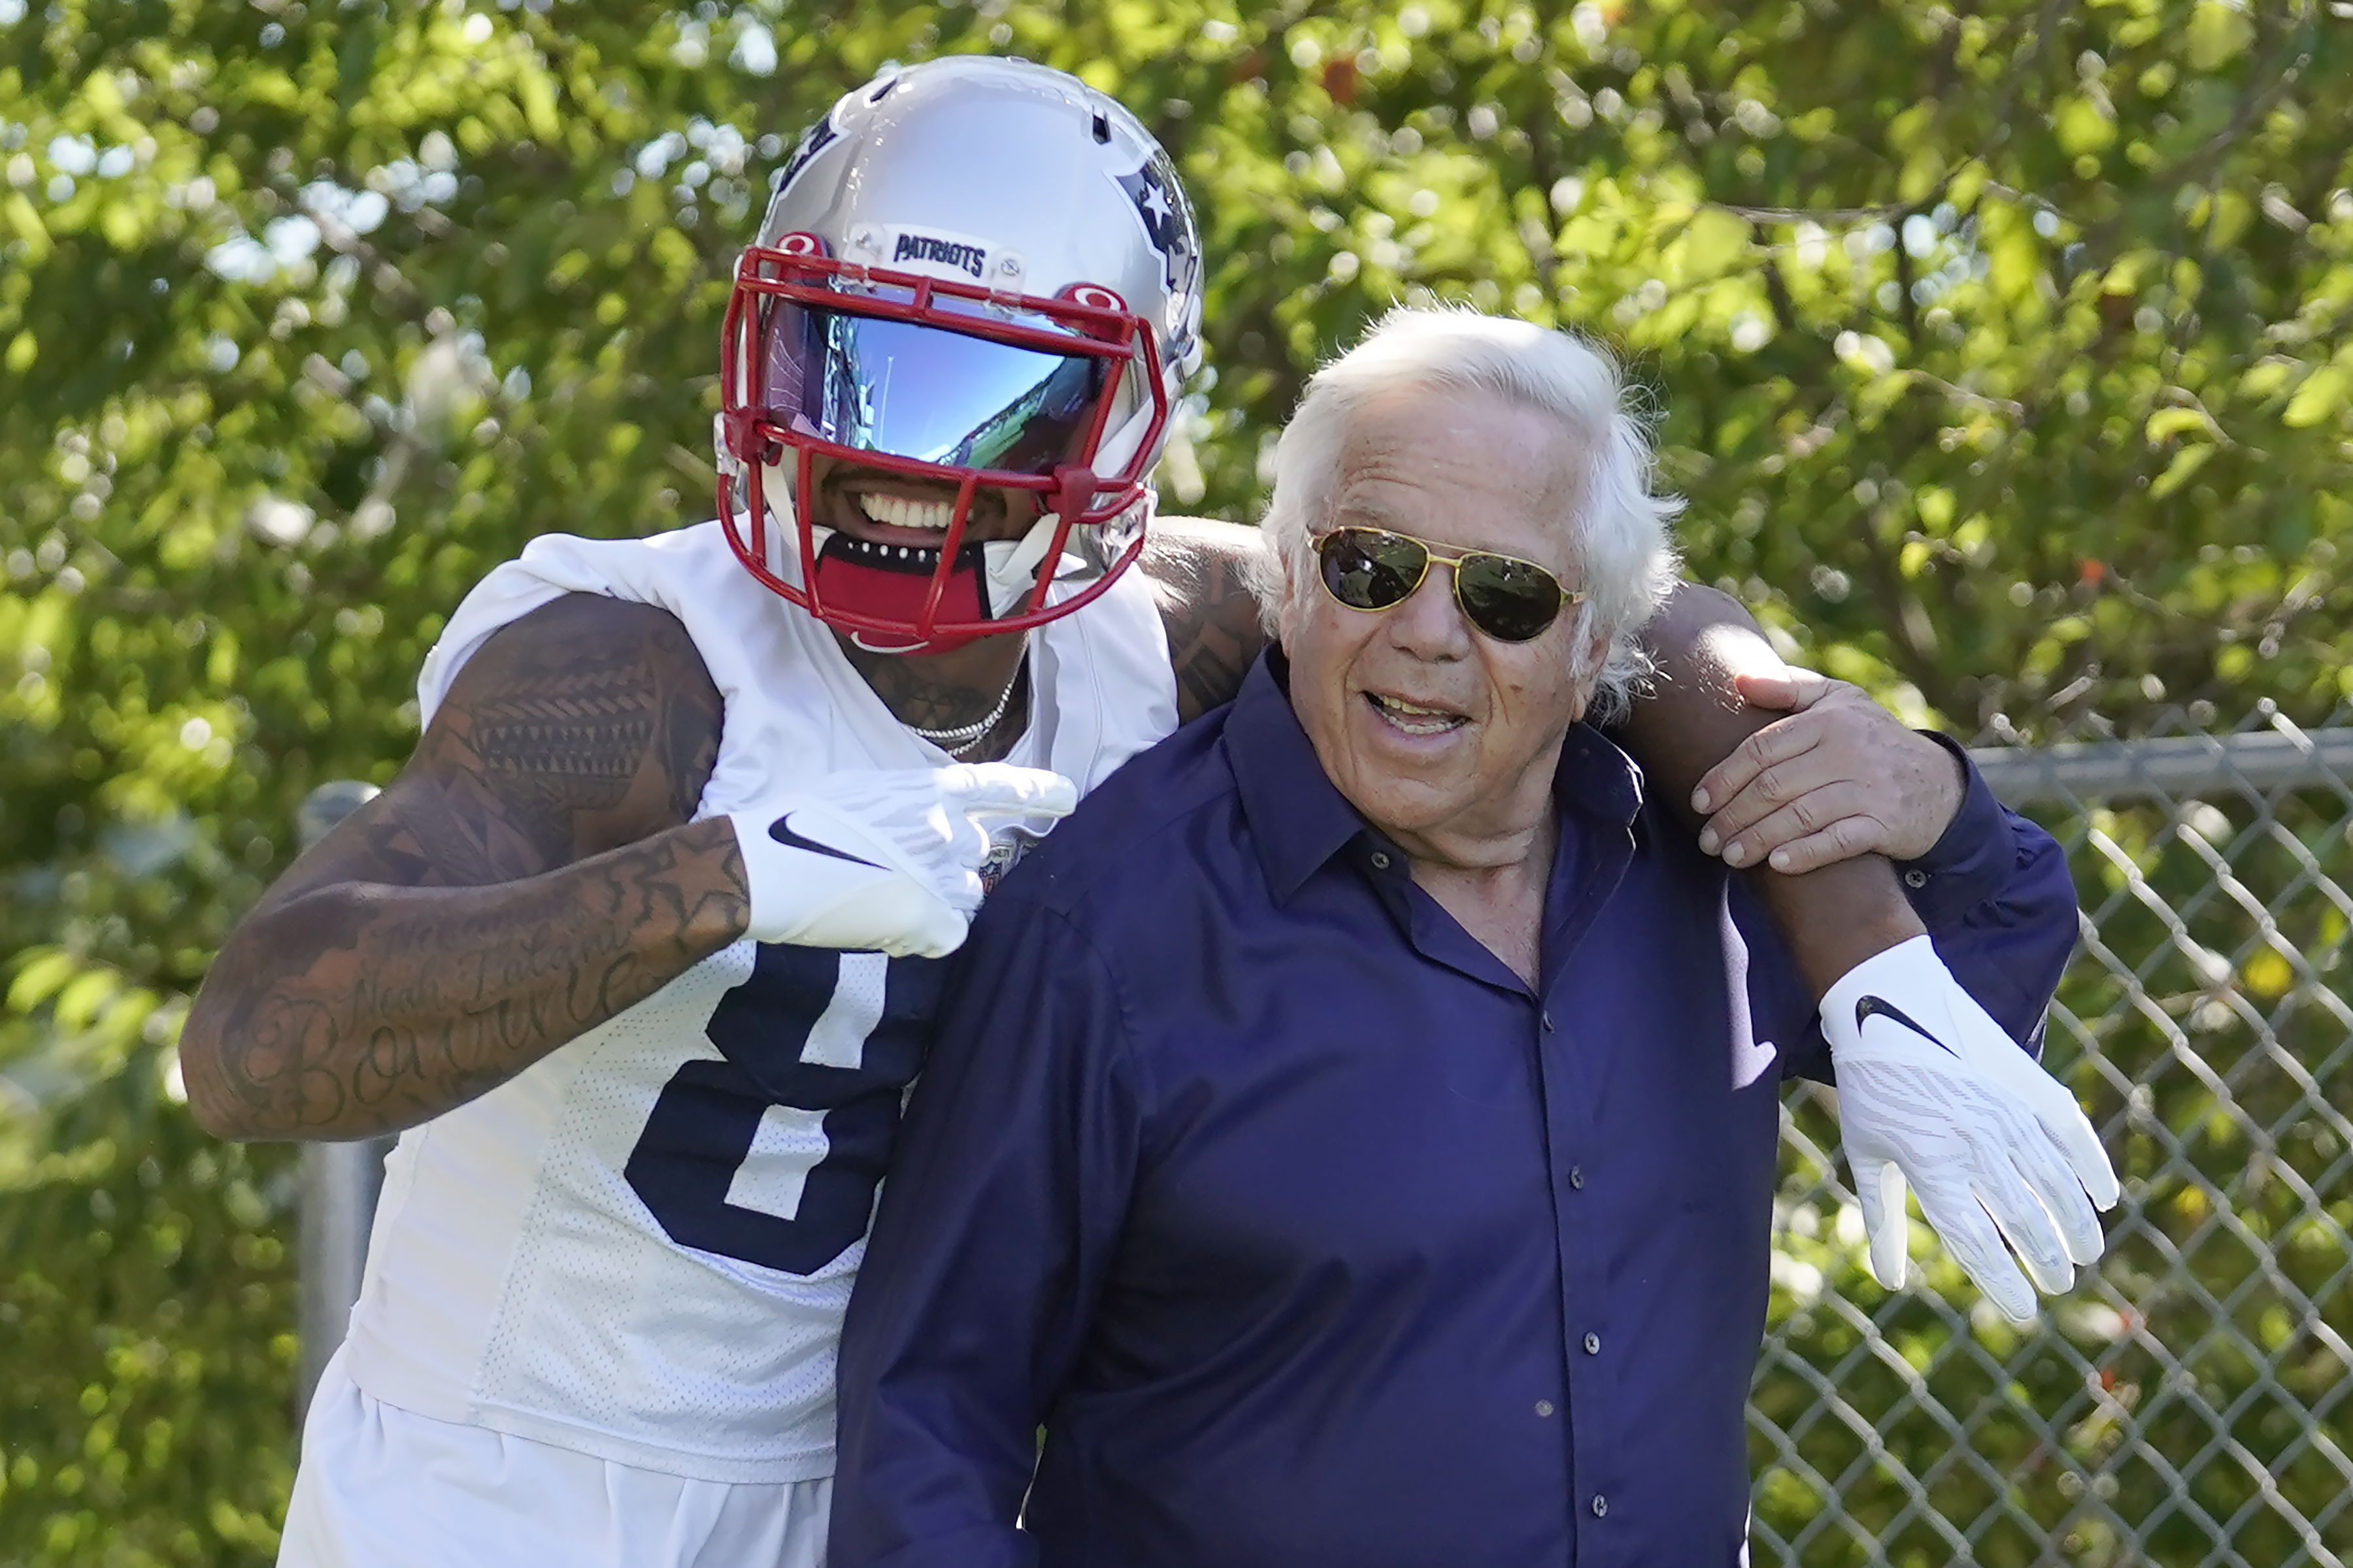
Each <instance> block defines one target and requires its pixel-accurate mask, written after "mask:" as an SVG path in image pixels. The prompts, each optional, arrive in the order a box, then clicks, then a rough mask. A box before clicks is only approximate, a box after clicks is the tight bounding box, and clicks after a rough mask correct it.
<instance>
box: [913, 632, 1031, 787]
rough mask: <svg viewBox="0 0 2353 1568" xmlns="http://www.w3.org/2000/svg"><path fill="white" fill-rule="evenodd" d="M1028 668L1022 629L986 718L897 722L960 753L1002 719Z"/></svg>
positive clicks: (953, 753)
mask: <svg viewBox="0 0 2353 1568" xmlns="http://www.w3.org/2000/svg"><path fill="white" fill-rule="evenodd" d="M1028 668H1029V634H1028V633H1027V632H1024V633H1023V634H1022V637H1021V658H1020V659H1019V660H1018V662H1016V663H1015V665H1014V666H1013V675H1012V678H1011V679H1008V680H1007V681H1006V683H1005V690H1004V692H1003V693H1002V694H1001V695H999V696H998V698H997V706H996V707H994V708H992V709H990V710H988V714H987V717H986V718H982V719H976V720H975V721H973V722H971V723H969V724H958V725H956V726H955V728H954V729H951V730H926V729H925V728H923V726H922V725H921V724H910V723H908V722H907V721H906V720H904V719H902V720H900V721H899V722H900V724H901V725H902V726H903V727H904V728H905V730H906V731H907V732H908V733H909V734H911V735H916V736H920V737H921V738H922V739H923V740H926V741H929V742H931V743H932V744H933V745H934V746H937V747H938V748H939V749H940V750H942V751H944V752H946V753H947V754H948V755H949V756H951V757H955V756H961V755H962V754H963V753H965V752H969V751H971V750H972V749H973V748H974V747H975V746H977V745H979V744H980V743H981V742H983V741H985V740H987V738H988V732H989V731H992V730H994V729H996V728H997V725H998V724H1000V723H1002V722H1004V720H1005V715H1006V713H1007V712H1008V710H1010V709H1011V708H1012V706H1013V694H1014V693H1015V692H1016V691H1018V690H1020V689H1021V675H1022V672H1023V671H1024V670H1026V669H1028Z"/></svg>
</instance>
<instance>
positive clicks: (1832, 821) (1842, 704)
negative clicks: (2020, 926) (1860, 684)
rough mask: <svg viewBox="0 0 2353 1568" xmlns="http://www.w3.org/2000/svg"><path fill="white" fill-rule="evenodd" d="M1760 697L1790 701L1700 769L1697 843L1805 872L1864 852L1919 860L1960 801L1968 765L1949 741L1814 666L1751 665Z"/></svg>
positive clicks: (1747, 681)
mask: <svg viewBox="0 0 2353 1568" xmlns="http://www.w3.org/2000/svg"><path fill="white" fill-rule="evenodd" d="M1734 684H1735V686H1736V689H1738V691H1739V693H1740V695H1741V696H1742V697H1743V698H1744V699H1746V700H1747V701H1748V703H1749V704H1750V705H1751V706H1753V707H1758V708H1767V709H1775V710H1783V711H1786V712H1787V713H1788V715H1789V716H1788V718H1786V719H1778V720H1776V721H1774V722H1772V723H1770V724H1767V726H1766V727H1765V728H1763V729H1762V730H1759V731H1757V733H1755V734H1754V735H1751V736H1750V737H1749V738H1748V739H1747V740H1746V741H1744V742H1741V743H1740V745H1739V747H1738V748H1737V749H1736V750H1735V751H1734V752H1733V753H1732V754H1731V755H1730V756H1728V757H1726V758H1725V760H1724V761H1723V762H1721V763H1717V764H1716V766H1715V768H1714V769H1712V770H1710V772H1709V773H1708V774H1707V776H1706V777H1704V778H1703V779H1701V780H1700V783H1699V788H1698V789H1697V790H1696V791H1694V793H1693V795H1692V808H1693V809H1694V811H1698V812H1702V813H1704V814H1706V816H1707V821H1706V823H1705V825H1704V826H1703V827H1702V828H1701V830H1700V838H1699V847H1701V848H1702V849H1704V850H1705V851H1706V852H1707V853H1709V854H1711V855H1720V856H1722V857H1723V858H1724V863H1725V865H1727V866H1735V867H1745V866H1757V865H1770V866H1771V867H1772V868H1773V869H1774V870H1776V871H1782V872H1788V873H1796V872H1800V871H1811V870H1814V869H1816V868H1819V867H1822V866H1828V865H1831V864H1833V863H1835V862H1837V861H1840V860H1844V859H1848V858H1852V857H1853V856H1857V855H1870V854H1878V855H1884V856H1886V857H1887V858H1890V859H1894V860H1914V859H1917V858H1920V857H1921V856H1923V855H1926V853H1927V852H1928V851H1929V850H1931V849H1933V848H1935V847H1936V840H1937V839H1938V838H1940V837H1943V836H1944V832H1945V829H1946V827H1947V826H1949V825H1950V824H1951V822H1952V820H1953V816H1954V814H1955V813H1957V812H1958V811H1959V810H1960V807H1961V795H1962V780H1963V774H1962V772H1961V769H1960V765H1959V763H1957V761H1956V760H1955V759H1954V758H1953V756H1952V755H1951V753H1949V752H1947V751H1946V750H1945V749H1944V748H1943V747H1942V746H1939V745H1938V744H1937V743H1936V742H1934V741H1931V740H1929V739H1928V738H1927V737H1926V736H1925V735H1921V734H1918V733H1916V732H1915V731H1912V730H1909V729H1906V728H1905V725H1904V724H1903V722H1902V721H1899V720H1898V719H1896V717H1895V716H1894V714H1892V713H1890V712H1888V711H1887V710H1886V709H1884V708H1882V707H1881V706H1880V705H1879V704H1878V703H1876V702H1874V701H1873V700H1871V699H1870V698H1869V697H1867V696H1865V695H1864V694H1863V693H1862V691H1860V690H1858V689H1856V688H1854V687H1852V686H1850V685H1848V684H1847V683H1846V682H1845V681H1842V680H1831V679H1826V678H1825V677H1822V676H1820V675H1816V674H1814V673H1812V672H1811V671H1810V670H1802V669H1792V670H1789V671H1788V673H1787V674H1785V675H1774V676H1759V675H1741V676H1739V677H1737V678H1736V680H1735V683H1734Z"/></svg>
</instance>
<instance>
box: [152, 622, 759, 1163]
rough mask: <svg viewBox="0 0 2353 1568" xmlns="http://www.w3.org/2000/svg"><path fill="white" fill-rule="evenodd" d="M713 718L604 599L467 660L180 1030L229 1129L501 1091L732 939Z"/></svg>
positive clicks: (737, 875)
mask: <svg viewBox="0 0 2353 1568" xmlns="http://www.w3.org/2000/svg"><path fill="white" fill-rule="evenodd" d="M722 716H723V709H722V704H721V700H720V697H719V692H718V690H717V689H716V688H715V687H714V686H713V685H712V681H711V677H710V674H709V672H708V671H707V670H706V669H705V668H703V665H702V658H701V657H700V656H699V655H697V654H696V652H695V651H694V647H693V645H692V643H691V641H690V640H689V639H688V637H687V636H686V632H685V628H684V627H682V626H680V625H679V623H678V621H677V619H676V617H674V616H670V614H669V613H668V612H666V611H662V610H658V609H653V608H651V607H649V606H647V605H631V604H626V603H623V602H621V601H618V600H614V599H607V598H603V597H601V596H598V595H571V596H569V597H566V598H564V599H559V600H557V601H555V602H554V603H553V604H550V605H545V606H543V608H541V609H539V610H536V611H534V612H533V613H532V614H530V615H528V616H523V617H522V618H521V619H519V620H517V621H515V622H514V623H513V624H512V625H511V626H507V627H505V628H503V629H502V630H501V631H500V632H498V633H497V634H496V635H495V636H493V637H491V638H490V639H489V640H488V641H487V642H485V643H484V644H483V645H482V647H481V648H480V650H479V651H478V652H477V653H476V654H475V655H474V656H473V658H471V659H470V660H469V661H468V663H467V665H466V667H465V668H464V669H463V670H462V671H461V672H460V673H459V677H458V679H457V680H456V682H455V683H454V684H453V685H452V687H451V689H450V691H449V695H448V700H446V701H445V702H444V703H443V705H442V707H441V709H440V710H439V711H438V712H437V713H436V714H435V715H434V719H433V722H432V724H431V725H430V726H429V727H428V728H427V731H426V733H425V736H424V738H423V739H422V740H421V741H420V742H418V744H417V752H416V754H415V755H414V756H413V757H411V758H410V760H409V762H408V764H407V766H406V768H404V769H403V770H402V772H401V773H400V775H399V777H397V778H396V779H395V780H394V781H393V783H392V784H391V785H390V786H388V787H387V788H386V789H385V792H384V793H383V794H382V795H379V796H377V797H376V798H375V800H373V801H370V802H369V803H368V804H367V805H364V806H362V807H361V808H360V809H359V810H358V811H356V812H354V813H353V815H352V816H350V817H348V818H346V819H345V820H344V821H343V823H342V824H341V825H339V826H337V827H336V829H335V830H334V831H333V832H332V833H331V834H330V835H328V837H326V838H325V839H324V840H322V842H321V843H320V844H319V846H318V847H316V848H314V849H313V850H311V852H310V853H309V854H307V855H305V856H303V857H302V858H301V860H299V861H297V862H296V863H295V865H294V866H293V867H292V868H290V870H289V871H288V872H287V874H286V876H285V877H283V878H282V879H280V881H279V882H278V883H277V884H276V885H275V886H273V887H272V888H271V889H269V892H268V893H266V894H264V895H263V897H262V900H261V901H260V902H259V903H258V904H257V905H256V906H255V907H254V909H253V910H251V911H250V912H249V913H248V915H247V916H246V918H245V919H244V920H243V921H240V922H239V924H238V926H237V929H236V930H235V931H232V932H231V933H230V935H229V938H228V941H227V942H225V943H224V944H223V946H222V948H221V951H220V955H219V956H218V957H217V958H216V960H215V961H214V963H213V966H212V969H211V972H210V973H208V974H207V975H206V979H205V984H204V987H203V989H202V991H201V992H200V993H199V994H198V995H197V997H196V1001H195V1005H194V1006H193V1007H192V1008H191V1009H190V1012H189V1015H188V1021H187V1024H186V1026H185V1029H184V1030H183V1031H182V1035H181V1042H180V1054H181V1062H182V1070H183V1074H184V1077H185V1080H186V1083H187V1088H188V1100H189V1105H190V1107H191V1109H192V1110H195V1113H196V1117H197V1120H198V1121H200V1122H202V1123H203V1124H204V1125H205V1126H206V1128H207V1129H208V1130H210V1131H214V1132H216V1133H218V1134H220V1135H222V1136H225V1137H237V1138H362V1137H369V1136H373V1135H375V1134H377V1133H382V1132H388V1131H397V1130H399V1129H402V1128H405V1127H409V1126H413V1125H415V1124H416V1123H417V1122H419V1121H425V1120H427V1119H428V1118H430V1117H433V1116H436V1115H438V1114H439V1113H440V1112H442V1111H444V1110H449V1109H451V1108H452V1107H454V1106H457V1105H460V1104H463V1103H464V1102H465V1101H467V1100H471V1099H473V1098H474V1097H475V1096H477V1095H480V1094H481V1093H483V1092H484V1091H486V1090H488V1089H491V1088H494V1087H496V1086H497V1085H498V1084H500V1083H502V1082H504V1081H505V1080H506V1079H509V1078H512V1077H513V1076H514V1075H515V1074H516V1073H518V1072H520V1071H522V1069H523V1068H527V1067H529V1066H530V1065H531V1064H532V1063H533V1062H535V1061H537V1060H539V1059H540V1058H542V1057H543V1056H545V1055H547V1054H548V1053H549V1052H550V1051H553V1050H554V1049H555V1048H556V1047H560V1046H562V1045H564V1044H565V1043H566V1042H567V1041H570V1040H573V1039H575V1038H577V1037H579V1036H580V1035H582V1034H584V1033H586V1031H587V1030H589V1029H592V1028H594V1027H596V1026H597V1025H599V1024H601V1023H603V1022H605V1021H606V1020H607V1019H608V1018H610V1017H612V1016H614V1015H616V1014H617V1013H619V1012H621V1011H622V1010H624V1009H625V1008H628V1007H629V1006H631V1005H634V1004H636V1003H638V1002H639V1001H642V1000H644V998H646V997H647V996H649V995H650V994H652V993H653V992H655V991H657V990H659V988H660V987H661V986H662V985H664V984H668V983H669V982H670V980H671V979H672V978H674V977H675V976H677V975H678V974H679V973H682V972H683V971H684V970H686V969H687V968H688V967H690V966H691V965H692V964H694V963H697V962H699V961H700V960H702V958H704V957H706V956H708V955H709V954H711V953H712V952H717V951H718V950H719V949H721V948H723V947H724V946H726V945H727V944H728V943H729V942H733V940H735V938H736V937H738V936H739V935H741V934H742V932H743V930H744V921H745V920H746V919H747V918H748V913H749V906H748V900H747V898H746V895H745V891H744V870H743V863H742V858H741V857H740V855H739V853H738V851H737V849H736V845H735V837H734V833H733V829H732V828H731V827H730V826H728V824H727V823H726V822H725V821H724V820H722V819H713V820H712V821H708V822H702V823H690V821H689V818H690V817H691V816H692V815H693V812H694V809H695V805H696V803H697V802H698V801H700V800H701V798H702V788H703V785H704V784H706V783H707V782H708V781H709V779H710V776H711V770H712V766H713V764H714V763H715V762H716V760H717V757H718V748H719V735H720V725H721V721H722Z"/></svg>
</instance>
